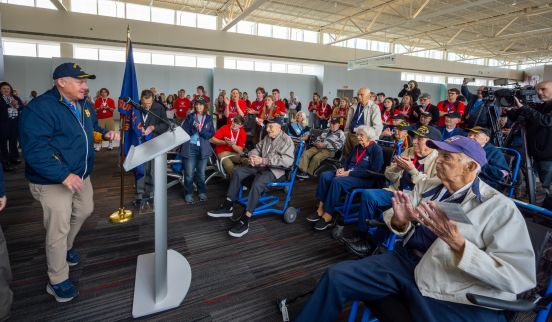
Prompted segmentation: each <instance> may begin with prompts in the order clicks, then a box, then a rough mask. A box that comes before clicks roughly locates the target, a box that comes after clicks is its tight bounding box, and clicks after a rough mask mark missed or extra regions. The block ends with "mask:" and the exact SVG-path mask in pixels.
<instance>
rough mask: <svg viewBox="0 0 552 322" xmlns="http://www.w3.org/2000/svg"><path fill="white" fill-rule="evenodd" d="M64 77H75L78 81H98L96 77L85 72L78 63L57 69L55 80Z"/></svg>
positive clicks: (62, 65) (63, 65) (65, 64)
mask: <svg viewBox="0 0 552 322" xmlns="http://www.w3.org/2000/svg"><path fill="white" fill-rule="evenodd" d="M62 77H73V78H78V79H85V78H86V79H96V75H94V74H89V73H87V72H85V71H84V70H83V69H82V68H81V67H80V66H79V65H78V64H76V63H63V64H61V65H59V66H58V67H56V69H55V70H54V75H53V78H54V79H58V78H62Z"/></svg>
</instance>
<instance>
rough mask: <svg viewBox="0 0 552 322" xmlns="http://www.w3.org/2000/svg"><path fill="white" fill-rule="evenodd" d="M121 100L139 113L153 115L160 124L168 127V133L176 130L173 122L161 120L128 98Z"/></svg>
mask: <svg viewBox="0 0 552 322" xmlns="http://www.w3.org/2000/svg"><path fill="white" fill-rule="evenodd" d="M121 100H122V101H123V102H124V103H125V104H130V105H132V106H133V107H134V108H136V109H137V110H139V111H140V112H142V113H144V114H149V115H153V117H155V118H157V119H159V120H160V121H161V122H163V123H165V124H167V125H168V126H169V131H171V132H172V131H174V130H175V129H176V124H174V123H173V122H170V121H169V120H166V119H164V118H162V117H161V116H159V115H157V114H155V113H153V112H152V111H150V110H148V109H146V108H144V107H143V106H142V105H140V104H138V103H136V102H135V101H133V100H132V98H130V97H123V98H121Z"/></svg>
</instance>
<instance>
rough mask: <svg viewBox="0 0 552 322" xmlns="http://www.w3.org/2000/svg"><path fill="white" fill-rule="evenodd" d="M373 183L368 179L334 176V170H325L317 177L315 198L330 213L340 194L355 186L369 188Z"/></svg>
mask: <svg viewBox="0 0 552 322" xmlns="http://www.w3.org/2000/svg"><path fill="white" fill-rule="evenodd" d="M373 185H374V182H373V181H372V180H370V179H364V178H357V177H351V176H347V177H336V175H335V171H325V172H322V174H321V175H320V177H319V179H318V187H317V189H316V198H317V199H318V200H320V201H322V202H324V211H325V212H327V213H329V214H332V213H333V212H334V210H335V206H336V204H337V203H338V202H339V199H340V198H341V196H342V195H344V194H345V193H347V192H349V191H351V190H353V189H356V188H370V187H372V186H373Z"/></svg>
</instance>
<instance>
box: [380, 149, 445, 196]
mask: <svg viewBox="0 0 552 322" xmlns="http://www.w3.org/2000/svg"><path fill="white" fill-rule="evenodd" d="M438 154H439V153H438V152H437V150H433V151H431V153H430V154H428V155H427V156H426V157H425V158H423V159H422V160H420V161H419V162H420V164H423V165H424V172H420V171H418V170H417V169H415V168H414V169H412V170H410V171H408V172H409V173H410V176H411V177H412V183H414V184H417V183H418V182H420V181H422V180H425V179H429V178H433V177H435V175H436V174H437V171H436V170H435V160H436V159H437V155H438ZM401 156H402V157H405V158H408V159H413V158H414V148H408V149H406V150H404V151H403V153H401ZM403 171H404V170H403V169H402V168H399V167H398V166H397V165H396V164H395V163H391V164H390V165H388V166H387V168H385V177H386V178H387V180H389V181H391V185H390V186H389V188H387V190H391V191H396V190H399V185H400V183H401V177H402V175H403Z"/></svg>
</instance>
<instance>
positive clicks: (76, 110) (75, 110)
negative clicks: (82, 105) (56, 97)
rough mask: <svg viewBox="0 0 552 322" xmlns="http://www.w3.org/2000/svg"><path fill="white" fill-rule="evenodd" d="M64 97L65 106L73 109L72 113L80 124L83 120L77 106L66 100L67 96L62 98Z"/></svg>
mask: <svg viewBox="0 0 552 322" xmlns="http://www.w3.org/2000/svg"><path fill="white" fill-rule="evenodd" d="M62 97H63V101H64V102H65V104H67V105H68V106H69V108H70V109H71V112H73V114H75V116H76V117H77V120H79V122H80V119H81V112H80V110H79V109H78V108H77V106H76V105H73V104H72V103H71V102H69V100H68V99H67V98H65V96H62Z"/></svg>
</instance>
